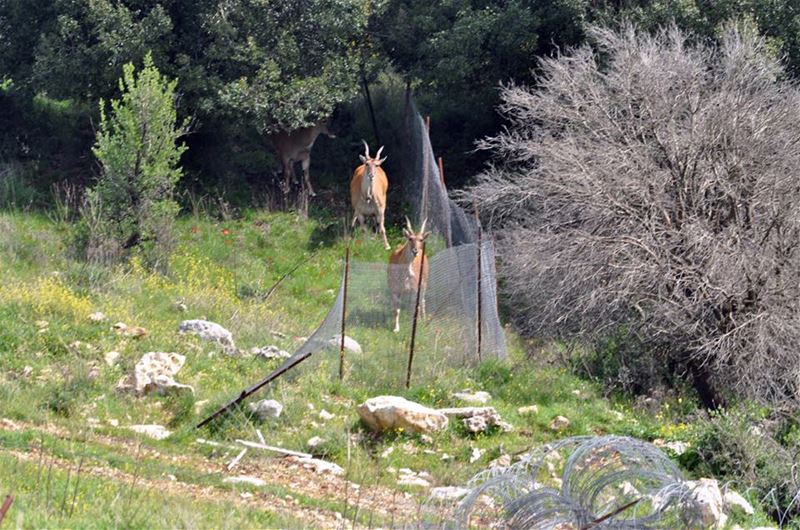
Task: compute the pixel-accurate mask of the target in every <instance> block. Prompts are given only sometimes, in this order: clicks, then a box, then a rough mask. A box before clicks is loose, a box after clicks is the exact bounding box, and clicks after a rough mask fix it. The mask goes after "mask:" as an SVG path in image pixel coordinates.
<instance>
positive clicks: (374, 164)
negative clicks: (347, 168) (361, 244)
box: [350, 140, 391, 250]
mask: <svg viewBox="0 0 800 530" xmlns="http://www.w3.org/2000/svg"><path fill="white" fill-rule="evenodd" d="M361 141H362V142H364V154H363V155H359V158H361V162H362V164H361V165H360V166H358V167H357V168H356V170H355V171H354V172H353V177H352V178H351V179H350V202H351V203H352V204H353V210H355V213H354V215H353V222H352V223H351V224H350V226H351V228H352V227H355V226H356V221H359V222H360V223H361V225H362V226H364V227H365V229H366V224H365V223H364V218H365V217H367V216H374V217H375V219H376V220H377V222H378V229H379V230H380V233H381V236H383V246H384V248H385V249H386V250H389V249H390V248H391V247H390V246H389V241H388V240H387V239H386V229H385V228H384V226H383V218H384V213H385V212H386V191H387V190H388V189H389V179H388V178H386V172H385V171H384V170H383V169H381V167H380V166H381V164H383V163H384V162H385V161H386V157H383V158H381V152H382V151H383V146H381V148H380V149H378V152H377V153H376V155H375V158H372V157H370V156H369V145H368V144H367V142H365V141H364V140H361Z"/></svg>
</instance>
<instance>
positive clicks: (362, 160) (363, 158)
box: [358, 155, 367, 164]
mask: <svg viewBox="0 0 800 530" xmlns="http://www.w3.org/2000/svg"><path fill="white" fill-rule="evenodd" d="M358 158H360V159H361V162H362V163H364V164H366V163H367V158H366V157H365V156H364V155H358Z"/></svg>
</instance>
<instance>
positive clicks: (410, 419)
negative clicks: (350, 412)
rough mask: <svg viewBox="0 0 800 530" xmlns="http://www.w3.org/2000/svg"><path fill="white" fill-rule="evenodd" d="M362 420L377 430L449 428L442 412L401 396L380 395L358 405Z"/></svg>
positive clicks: (428, 430) (416, 430)
mask: <svg viewBox="0 0 800 530" xmlns="http://www.w3.org/2000/svg"><path fill="white" fill-rule="evenodd" d="M358 415H359V416H360V417H361V420H362V421H363V422H364V423H365V424H366V425H367V427H369V428H370V429H371V430H372V431H375V432H384V431H390V430H395V429H403V430H406V431H412V432H416V433H419V434H431V433H434V432H439V431H442V430H444V429H446V428H447V425H448V423H449V420H448V419H447V416H445V415H444V414H442V413H441V412H439V411H437V410H434V409H431V408H428V407H426V406H424V405H420V404H419V403H415V402H413V401H409V400H407V399H405V398H402V397H399V396H378V397H374V398H371V399H368V400H367V401H365V402H364V403H362V404H361V405H359V406H358Z"/></svg>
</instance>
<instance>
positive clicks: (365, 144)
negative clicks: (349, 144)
mask: <svg viewBox="0 0 800 530" xmlns="http://www.w3.org/2000/svg"><path fill="white" fill-rule="evenodd" d="M361 141H362V142H364V154H365V155H366V156H367V158H369V144H368V143H367V141H366V140H364V139H363V138H362V139H361Z"/></svg>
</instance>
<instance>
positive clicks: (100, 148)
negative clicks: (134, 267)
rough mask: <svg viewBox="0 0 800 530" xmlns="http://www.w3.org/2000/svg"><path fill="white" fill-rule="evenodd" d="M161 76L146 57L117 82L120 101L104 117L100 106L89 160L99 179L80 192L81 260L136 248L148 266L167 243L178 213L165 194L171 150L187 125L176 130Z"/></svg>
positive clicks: (172, 174) (170, 89)
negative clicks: (96, 165)
mask: <svg viewBox="0 0 800 530" xmlns="http://www.w3.org/2000/svg"><path fill="white" fill-rule="evenodd" d="M176 84H177V81H175V80H173V81H169V80H167V79H165V78H164V77H162V76H161V74H160V73H159V71H158V69H157V68H156V67H155V66H154V65H153V60H152V57H151V56H150V55H149V54H148V55H146V56H145V58H144V67H143V68H142V70H141V71H140V72H139V73H138V74H136V73H135V71H134V66H133V64H132V63H128V64H126V65H125V66H124V68H123V76H122V78H121V79H120V81H119V85H120V91H121V92H122V97H121V99H114V100H111V113H110V114H107V112H106V104H105V102H104V101H102V100H101V102H100V128H99V130H98V133H97V141H96V143H95V146H94V149H93V152H94V154H95V156H96V157H97V159H98V161H99V162H100V166H101V176H100V179H99V181H98V182H97V185H96V186H95V187H94V188H92V189H91V190H89V191H88V192H87V206H86V208H85V209H84V216H83V217H84V222H85V223H86V225H87V227H88V228H89V230H90V234H89V236H90V240H89V242H88V244H89V252H90V255H91V254H92V253H93V252H94V253H97V252H99V253H100V254H102V255H103V256H104V257H105V256H115V255H116V254H117V253H118V252H119V251H122V250H125V249H130V248H134V247H138V248H140V249H142V250H143V251H144V252H145V254H146V257H147V258H156V257H157V255H158V252H159V251H162V250H163V249H164V248H165V247H167V246H168V245H169V243H170V239H171V225H172V220H173V219H174V217H175V216H176V215H177V213H178V205H177V204H176V203H175V201H174V200H173V192H174V189H175V185H176V183H177V182H178V179H179V178H180V176H181V169H180V167H178V161H179V159H180V157H181V154H182V153H183V152H184V151H185V150H186V148H185V146H183V145H178V144H176V142H177V141H178V139H179V138H180V137H181V136H182V135H183V134H184V133H185V131H186V126H187V124H186V123H184V124H183V125H178V123H177V115H176V111H175V86H176Z"/></svg>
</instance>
